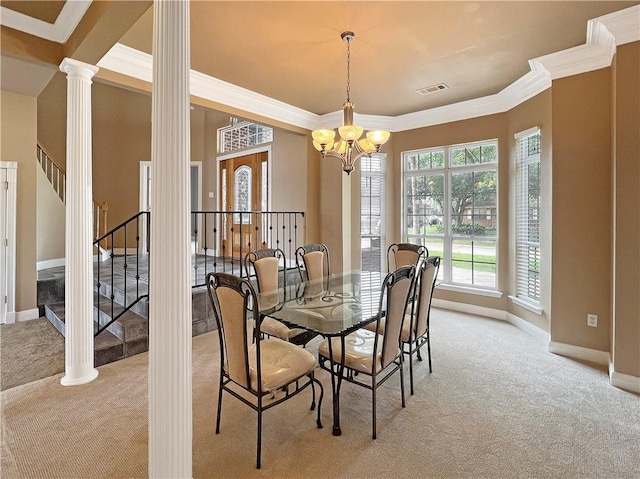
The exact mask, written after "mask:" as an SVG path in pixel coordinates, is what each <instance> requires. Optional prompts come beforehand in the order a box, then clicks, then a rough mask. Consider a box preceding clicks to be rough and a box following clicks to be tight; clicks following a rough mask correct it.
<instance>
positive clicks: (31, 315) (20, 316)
mask: <svg viewBox="0 0 640 479" xmlns="http://www.w3.org/2000/svg"><path fill="white" fill-rule="evenodd" d="M39 317H40V312H39V311H38V308H35V309H27V310H25V311H17V312H13V313H7V318H6V319H7V323H6V324H12V323H22V322H24V321H29V320H31V319H38V318H39Z"/></svg>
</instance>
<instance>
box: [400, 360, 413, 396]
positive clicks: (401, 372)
mask: <svg viewBox="0 0 640 479" xmlns="http://www.w3.org/2000/svg"><path fill="white" fill-rule="evenodd" d="M409 361H411V358H409ZM400 393H401V394H402V407H406V404H405V400H404V363H403V361H402V355H400ZM411 394H413V392H411Z"/></svg>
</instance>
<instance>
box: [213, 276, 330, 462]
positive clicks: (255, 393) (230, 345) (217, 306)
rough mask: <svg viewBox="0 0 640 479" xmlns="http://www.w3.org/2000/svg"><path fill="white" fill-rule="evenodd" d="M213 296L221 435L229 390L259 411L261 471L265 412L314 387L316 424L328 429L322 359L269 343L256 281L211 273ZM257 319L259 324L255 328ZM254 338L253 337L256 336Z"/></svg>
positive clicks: (278, 342) (287, 345) (258, 458)
mask: <svg viewBox="0 0 640 479" xmlns="http://www.w3.org/2000/svg"><path fill="white" fill-rule="evenodd" d="M206 282H207V292H208V295H209V300H210V302H211V305H212V308H213V315H214V318H215V321H216V324H217V326H218V331H219V334H218V337H219V341H220V382H219V390H218V412H217V416H216V434H219V433H220V419H221V415H222V394H223V392H224V391H226V392H228V393H229V394H231V395H232V396H233V397H235V398H237V399H239V400H240V401H242V402H243V403H244V404H246V405H248V406H249V407H251V408H252V409H253V410H254V411H256V412H257V413H258V428H257V429H258V436H257V452H256V468H258V469H260V465H261V452H262V414H263V412H264V411H266V410H267V409H271V408H272V407H274V406H277V405H278V404H281V403H282V402H284V401H286V400H287V399H290V398H292V397H294V396H296V395H297V394H298V393H299V392H301V391H303V390H304V389H306V388H307V387H308V386H311V390H312V399H311V410H312V411H313V410H314V409H315V407H316V401H315V399H316V390H315V385H317V386H318V387H319V388H320V397H319V400H318V404H317V406H318V410H317V419H316V424H317V426H318V428H322V423H321V421H320V409H321V407H322V397H323V395H324V391H323V388H322V384H321V383H320V382H319V381H318V380H317V379H316V378H315V376H314V371H315V369H316V366H317V363H316V359H315V357H314V356H313V354H311V353H310V352H309V351H307V350H306V349H303V348H299V347H297V346H295V345H293V344H291V343H288V342H286V341H283V340H281V339H278V338H270V339H263V338H262V335H261V334H260V333H259V332H258V331H259V330H260V322H261V318H260V314H259V313H258V310H257V308H250V307H249V305H250V304H253V305H256V304H258V302H257V301H258V298H257V294H256V292H255V290H254V289H253V286H251V283H250V282H249V281H248V280H247V279H244V278H239V277H237V276H233V275H230V274H226V273H209V274H207V279H206ZM251 319H253V321H255V323H256V324H257V325H258V326H257V327H256V328H254V327H253V325H252V324H251ZM251 336H253V338H252V337H251Z"/></svg>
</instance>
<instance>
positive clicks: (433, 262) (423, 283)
mask: <svg viewBox="0 0 640 479" xmlns="http://www.w3.org/2000/svg"><path fill="white" fill-rule="evenodd" d="M439 269H440V256H429V257H427V258H426V259H425V260H424V261H423V262H422V263H420V266H419V269H418V271H417V273H416V281H415V283H414V288H415V293H414V294H412V296H413V298H414V299H413V301H412V302H411V308H410V311H409V312H408V313H406V315H405V319H404V323H403V325H402V334H401V336H400V338H401V342H402V351H403V353H404V354H405V355H407V356H409V384H410V389H411V394H412V395H413V393H414V389H413V354H414V353H415V354H416V356H417V358H418V361H422V356H421V354H420V349H421V348H422V346H424V345H425V344H426V345H427V353H428V356H429V373H431V372H433V369H432V368H431V336H430V331H429V320H430V316H431V300H432V298H433V290H434V289H435V284H436V278H437V277H438V270H439ZM365 328H366V329H369V330H371V331H377V332H378V333H379V334H384V330H385V328H386V320H385V318H382V319H381V320H380V322H379V323H372V324H369V325H367V326H365Z"/></svg>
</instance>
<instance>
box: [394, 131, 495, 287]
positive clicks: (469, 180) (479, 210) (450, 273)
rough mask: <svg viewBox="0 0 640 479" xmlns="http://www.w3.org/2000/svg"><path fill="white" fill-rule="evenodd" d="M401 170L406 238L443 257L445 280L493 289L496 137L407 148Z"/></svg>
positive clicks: (441, 273)
mask: <svg viewBox="0 0 640 479" xmlns="http://www.w3.org/2000/svg"><path fill="white" fill-rule="evenodd" d="M403 169H404V173H403V179H404V185H403V229H404V231H403V237H404V238H403V239H404V240H405V241H407V242H409V243H415V244H422V245H425V246H426V247H427V248H428V249H429V254H431V255H437V256H441V257H442V267H441V268H440V279H441V280H442V281H444V282H446V283H452V284H459V285H463V286H471V287H477V288H485V289H487V288H489V289H495V288H496V287H497V284H498V283H497V269H496V253H497V241H498V203H497V185H498V143H497V141H495V140H492V141H484V142H479V143H472V144H466V145H455V146H446V147H439V148H430V149H425V150H419V151H410V152H404V153H403Z"/></svg>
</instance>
